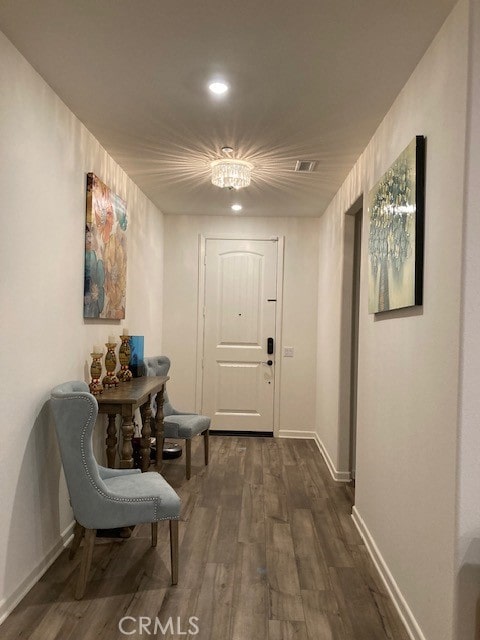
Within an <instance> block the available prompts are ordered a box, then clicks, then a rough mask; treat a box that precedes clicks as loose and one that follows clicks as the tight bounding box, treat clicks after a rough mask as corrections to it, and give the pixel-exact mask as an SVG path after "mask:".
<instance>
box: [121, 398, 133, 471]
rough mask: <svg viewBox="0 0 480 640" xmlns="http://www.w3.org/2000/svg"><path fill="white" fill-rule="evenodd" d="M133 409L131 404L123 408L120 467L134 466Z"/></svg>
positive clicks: (128, 467) (129, 467) (130, 467)
mask: <svg viewBox="0 0 480 640" xmlns="http://www.w3.org/2000/svg"><path fill="white" fill-rule="evenodd" d="M132 436H133V409H132V407H130V406H128V407H127V406H124V407H123V408H122V439H123V442H122V450H121V454H120V469H132V468H133V457H132V453H133V448H132Z"/></svg>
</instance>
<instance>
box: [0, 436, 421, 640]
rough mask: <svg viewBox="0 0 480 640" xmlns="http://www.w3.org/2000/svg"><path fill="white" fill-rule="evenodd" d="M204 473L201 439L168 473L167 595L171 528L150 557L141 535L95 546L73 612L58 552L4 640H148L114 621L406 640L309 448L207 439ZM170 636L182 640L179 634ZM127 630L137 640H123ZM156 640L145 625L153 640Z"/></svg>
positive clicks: (298, 443) (69, 573)
mask: <svg viewBox="0 0 480 640" xmlns="http://www.w3.org/2000/svg"><path fill="white" fill-rule="evenodd" d="M210 442H211V462H210V465H209V466H208V467H204V466H203V448H202V442H201V438H196V439H195V440H194V442H193V447H192V464H193V467H192V479H191V480H190V481H189V482H186V481H185V476H184V458H183V457H182V458H180V459H178V460H175V461H167V462H166V463H165V468H164V473H165V477H166V479H167V480H168V481H169V482H170V483H171V484H172V485H173V486H174V487H175V489H176V490H177V491H178V493H179V495H180V496H181V499H182V514H181V522H180V574H179V583H178V586H177V587H170V586H168V585H169V580H170V567H169V546H168V525H167V523H161V524H160V529H159V546H158V547H157V550H152V549H151V548H150V527H149V526H147V525H144V526H141V527H137V528H136V529H135V531H134V535H133V537H132V538H131V539H130V540H127V541H125V542H119V541H118V540H106V539H102V540H98V542H97V544H96V547H95V552H94V559H93V570H92V574H91V579H90V582H89V584H88V586H87V591H86V595H85V597H84V600H83V601H80V602H77V601H75V600H74V599H73V589H74V583H75V580H76V577H77V570H78V564H79V560H80V554H77V557H76V559H75V561H74V562H70V561H69V560H68V552H67V551H64V552H63V553H62V554H61V556H60V557H59V558H58V560H57V561H56V562H55V563H54V565H53V566H52V567H51V568H50V570H49V571H48V572H47V573H46V574H45V575H44V576H43V578H42V579H41V580H40V582H39V583H38V584H37V585H36V586H35V587H34V588H33V589H32V590H31V592H30V593H29V594H28V595H27V596H26V597H25V599H24V600H23V601H22V602H21V603H20V605H19V606H18V607H17V608H16V609H15V611H14V612H13V613H12V614H11V615H10V617H9V618H8V619H7V620H6V621H5V623H4V624H3V625H2V638H3V640H12V639H13V638H18V637H22V638H25V639H28V640H46V639H47V638H48V640H90V639H92V640H93V639H94V638H95V639H98V640H100V639H105V640H113V639H114V638H115V639H116V638H124V637H131V638H137V637H145V636H148V635H149V634H148V633H147V631H146V630H145V629H144V631H143V634H140V633H138V629H139V627H138V622H136V621H134V620H131V619H129V620H128V621H126V622H125V627H124V629H125V631H128V635H127V636H126V635H123V634H122V633H120V631H119V630H118V623H119V621H120V619H121V618H122V617H123V616H132V618H135V620H138V617H140V616H146V617H148V618H151V619H155V618H156V617H158V618H159V619H160V621H161V622H162V624H163V625H165V624H166V623H167V621H168V619H169V616H171V617H172V619H173V624H174V629H175V630H176V633H175V634H174V635H164V634H162V633H157V634H153V633H152V635H151V636H149V637H157V638H165V637H168V638H179V637H186V636H185V635H181V634H179V633H178V631H183V632H186V631H187V630H188V628H189V626H188V620H189V617H191V616H196V617H197V618H198V623H197V624H198V627H199V629H200V631H199V633H198V635H196V637H197V638H199V639H202V640H203V639H204V640H213V639H216V640H217V639H218V640H220V639H222V640H228V639H231V640H247V639H248V640H265V639H266V638H268V639H269V640H287V639H293V638H296V639H297V640H387V639H388V640H408V636H407V633H406V632H405V630H404V628H403V625H402V623H401V622H400V619H399V617H398V615H397V613H396V611H395V609H394V606H393V604H392V603H391V601H390V599H389V597H388V595H387V594H386V592H385V589H384V587H383V585H382V583H381V581H380V578H379V577H378V575H377V573H376V570H375V568H374V566H373V564H372V562H371V560H370V558H369V556H368V553H367V551H366V548H365V546H364V545H363V543H362V541H361V539H360V536H359V535H358V533H357V531H356V529H355V526H354V524H353V521H352V519H351V517H350V510H351V505H350V504H349V501H348V499H347V493H346V491H345V486H344V485H343V484H340V483H338V484H337V483H335V482H334V481H333V480H332V479H331V476H330V474H329V472H328V470H327V468H326V466H325V463H324V462H323V459H322V457H321V455H320V452H319V450H318V448H317V446H316V444H315V443H314V441H313V440H294V439H291V440H289V439H273V438H237V437H212V438H211V439H210ZM178 625H180V627H179V626H178ZM134 629H137V633H135V632H134V633H132V631H134ZM150 630H153V623H152V626H151V627H150Z"/></svg>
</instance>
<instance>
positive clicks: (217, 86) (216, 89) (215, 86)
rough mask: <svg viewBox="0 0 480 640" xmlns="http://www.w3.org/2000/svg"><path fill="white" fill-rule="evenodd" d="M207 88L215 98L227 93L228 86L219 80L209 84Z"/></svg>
mask: <svg viewBox="0 0 480 640" xmlns="http://www.w3.org/2000/svg"><path fill="white" fill-rule="evenodd" d="M208 88H209V89H210V91H211V92H212V93H215V94H216V95H217V96H221V95H222V93H226V92H227V91H228V84H226V83H225V82H222V81H220V80H216V81H215V82H211V83H210V84H209V85H208Z"/></svg>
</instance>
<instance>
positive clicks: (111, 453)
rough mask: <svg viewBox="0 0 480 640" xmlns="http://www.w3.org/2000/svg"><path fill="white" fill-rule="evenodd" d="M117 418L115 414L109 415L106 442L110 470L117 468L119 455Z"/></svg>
mask: <svg viewBox="0 0 480 640" xmlns="http://www.w3.org/2000/svg"><path fill="white" fill-rule="evenodd" d="M115 417H116V416H115V414H114V413H109V414H108V426H107V439H106V440H105V444H106V445H107V464H108V466H109V467H110V469H114V468H115V456H116V455H117V425H116V423H115Z"/></svg>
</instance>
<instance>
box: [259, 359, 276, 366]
mask: <svg viewBox="0 0 480 640" xmlns="http://www.w3.org/2000/svg"><path fill="white" fill-rule="evenodd" d="M260 364H268V366H269V367H271V366H272V364H273V360H267V361H266V362H261V363H260Z"/></svg>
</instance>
